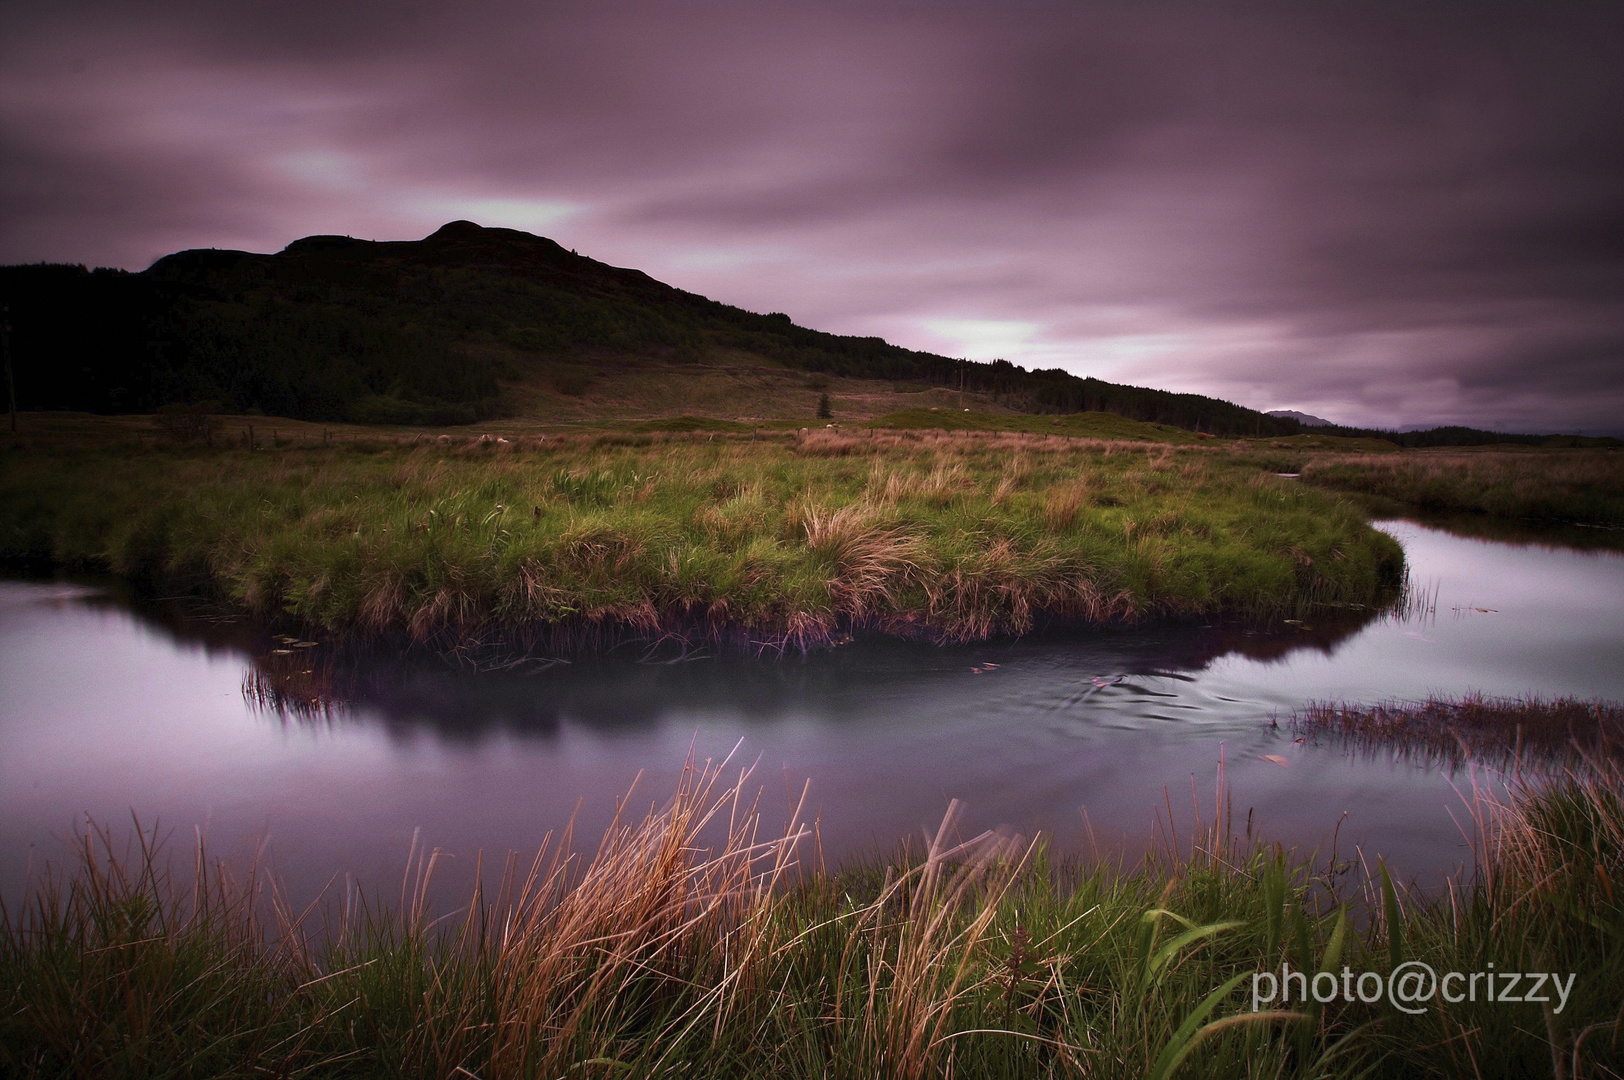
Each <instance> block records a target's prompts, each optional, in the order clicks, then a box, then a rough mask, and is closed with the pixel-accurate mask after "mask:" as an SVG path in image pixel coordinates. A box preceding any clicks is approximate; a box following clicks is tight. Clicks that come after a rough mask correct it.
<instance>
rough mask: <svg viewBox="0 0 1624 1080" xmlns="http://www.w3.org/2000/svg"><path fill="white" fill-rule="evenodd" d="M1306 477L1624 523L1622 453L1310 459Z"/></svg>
mask: <svg viewBox="0 0 1624 1080" xmlns="http://www.w3.org/2000/svg"><path fill="white" fill-rule="evenodd" d="M1302 478H1303V480H1304V481H1305V482H1306V483H1309V484H1314V485H1317V486H1319V487H1325V488H1331V489H1334V490H1337V491H1345V492H1352V493H1355V494H1358V495H1364V496H1372V497H1374V498H1376V499H1381V500H1388V501H1390V502H1392V503H1398V504H1402V505H1404V506H1417V507H1421V508H1423V509H1428V510H1465V511H1472V512H1475V513H1481V514H1496V515H1500V516H1504V517H1517V518H1547V519H1551V520H1555V521H1569V522H1583V523H1586V524H1591V525H1610V526H1624V454H1620V453H1618V452H1616V451H1610V450H1521V451H1518V450H1503V449H1496V450H1481V451H1467V452H1447V451H1425V452H1415V453H1406V454H1383V455H1379V456H1357V457H1325V458H1319V459H1316V460H1312V461H1309V462H1308V463H1307V464H1306V465H1305V466H1304V467H1303V472H1302Z"/></svg>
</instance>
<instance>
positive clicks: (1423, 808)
mask: <svg viewBox="0 0 1624 1080" xmlns="http://www.w3.org/2000/svg"><path fill="white" fill-rule="evenodd" d="M1380 527H1381V528H1383V529H1386V530H1387V531H1389V532H1391V533H1392V534H1393V535H1395V536H1396V537H1397V538H1398V539H1399V540H1400V541H1401V542H1402V543H1403V545H1404V548H1405V551H1406V553H1407V557H1408V563H1409V572H1410V574H1411V577H1412V580H1413V581H1414V582H1415V583H1416V584H1417V586H1418V587H1419V588H1418V592H1419V593H1420V594H1424V596H1425V600H1424V602H1422V603H1419V604H1413V605H1411V608H1410V610H1409V613H1408V614H1407V615H1402V616H1401V615H1395V614H1391V613H1390V614H1383V615H1376V614H1373V613H1370V612H1359V611H1346V612H1340V613H1336V617H1334V618H1316V619H1312V620H1308V622H1307V623H1303V622H1298V623H1284V622H1282V623H1279V624H1277V625H1274V626H1243V625H1220V626H1199V625H1176V626H1168V625H1161V626H1154V627H1140V628H1126V629H1113V630H1068V631H1065V632H1047V633H1043V634H1038V635H1034V636H1031V637H1028V638H1026V639H1022V640H1018V641H996V642H990V643H984V644H980V645H974V646H964V647H950V648H942V647H936V646H931V645H926V644H920V643H908V642H900V641H895V640H884V639H862V640H858V641H855V642H852V643H850V644H847V645H845V646H842V647H839V648H834V649H830V650H827V651H823V652H818V653H814V654H812V655H808V656H789V657H783V658H778V659H746V658H742V657H737V656H705V655H693V654H689V655H686V656H673V655H671V654H670V653H669V652H660V651H656V652H655V653H653V654H648V652H647V650H644V649H641V648H638V647H625V648H622V649H619V650H616V651H615V652H613V653H611V654H609V655H607V656H603V657H598V658H594V659H590V660H576V661H575V662H573V663H556V664H545V663H538V662H530V663H522V664H518V665H516V666H512V665H508V666H504V665H492V664H489V663H486V664H484V666H483V670H476V669H475V668H474V667H472V666H469V665H462V666H458V665H453V664H448V663H446V662H444V661H443V660H439V659H431V658H419V659H403V658H401V657H399V656H398V655H396V656H386V655H374V656H356V655H344V656H339V655H337V653H336V650H335V649H334V647H333V646H332V645H330V644H328V643H323V642H317V643H316V644H315V645H314V646H309V645H301V644H300V643H298V642H293V641H282V640H279V639H278V638H276V637H275V636H273V635H272V634H271V633H270V632H269V631H268V630H267V629H266V628H263V627H258V626H255V625H253V624H252V623H250V622H246V621H242V620H238V619H235V618H232V617H230V616H229V615H225V614H222V613H220V612H218V611H214V610H211V609H208V608H206V607H199V606H197V605H195V604H187V603H181V602H178V601H175V602H154V601H151V600H136V599H133V598H131V597H130V596H128V595H127V594H126V593H125V592H124V591H123V590H121V588H120V587H118V586H116V585H113V584H108V583H95V582H82V581H49V582H46V581H6V582H0V896H3V897H5V898H6V899H7V900H8V902H9V901H13V900H14V899H15V898H16V897H17V896H18V895H19V894H20V891H21V889H22V888H23V882H24V881H25V879H26V878H27V876H28V875H29V874H31V873H37V872H38V870H39V868H40V866H41V865H42V864H43V863H44V862H46V861H52V862H55V861H59V860H60V859H61V858H62V855H63V852H64V848H63V843H64V841H65V839H66V838H69V837H71V836H73V835H74V834H75V832H76V831H82V830H83V828H84V827H85V822H86V821H87V820H91V821H96V822H101V823H107V824H109V825H111V826H112V827H113V828H114V831H115V832H118V831H120V830H122V831H125V832H128V831H129V827H130V822H131V821H132V815H134V817H135V818H137V819H139V821H140V822H141V823H142V824H143V825H146V826H153V825H156V826H158V827H159V829H160V831H161V832H163V833H165V834H167V835H169V836H170V837H171V838H172V840H171V843H172V845H173V846H177V847H179V848H181V849H183V850H184V849H188V848H189V847H190V845H191V844H192V842H193V837H194V835H196V834H198V833H201V834H202V835H205V836H206V837H207V839H208V842H209V845H210V847H211V848H212V850H213V851H214V853H215V854H217V855H222V856H225V857H227V858H229V859H246V858H247V857H248V856H249V854H250V853H252V852H253V851H255V850H263V852H264V854H265V857H266V858H267V859H268V860H269V865H270V867H271V869H272V871H273V872H274V873H275V874H276V875H277V876H278V877H280V878H281V879H283V880H284V881H285V882H286V883H287V886H288V888H289V889H290V891H291V892H292V893H293V894H294V895H295V896H299V895H309V894H311V893H313V892H314V891H315V890H317V889H319V888H320V887H321V886H322V884H323V883H325V882H326V881H327V880H328V879H330V878H331V877H332V876H333V875H335V874H344V873H348V874H352V875H354V876H355V878H356V879H358V880H360V881H362V882H363V883H369V884H371V885H373V886H374V887H377V888H385V887H386V885H387V883H388V882H390V881H394V882H396V883H397V884H398V881H399V874H400V872H401V868H402V867H403V865H404V863H405V860H406V856H407V852H408V849H409V848H410V846H411V844H412V841H413V836H414V834H415V835H417V836H418V837H419V838H420V841H421V843H423V844H427V845H433V846H438V847H440V848H443V849H445V850H446V851H447V852H449V853H450V854H451V855H453V856H454V859H453V862H452V865H453V866H456V865H460V866H463V867H467V866H469V865H471V860H472V856H473V854H474V853H475V852H476V851H478V850H481V849H483V850H484V851H485V852H486V853H487V854H488V855H489V854H492V853H497V854H499V853H501V852H504V851H507V850H510V849H511V850H517V851H526V850H533V849H534V848H535V846H536V844H537V843H538V842H539V840H540V839H541V837H542V835H543V834H544V833H546V832H547V831H548V830H551V829H556V828H558V827H559V826H560V825H562V824H563V823H564V822H565V821H566V820H568V819H569V817H570V815H571V814H572V813H577V814H578V815H579V830H580V834H581V835H582V836H585V837H587V838H589V840H590V839H593V838H595V836H596V834H597V830H598V829H600V828H601V826H602V825H603V824H604V823H605V822H607V821H608V820H609V818H610V816H611V815H612V813H613V812H614V803H615V797H616V796H617V795H619V794H621V793H623V792H625V791H626V790H627V789H628V788H629V787H630V786H631V785H632V783H633V781H634V780H635V779H636V777H637V776H638V774H639V773H640V772H643V773H645V776H644V779H643V780H642V782H641V785H640V786H639V787H638V789H637V792H638V794H637V799H638V800H640V801H639V802H638V803H637V805H644V806H646V804H647V803H648V802H649V801H651V800H657V799H659V798H661V797H662V796H663V794H664V793H665V792H666V791H668V790H669V788H670V786H671V783H672V781H673V779H674V778H675V776H676V774H677V771H678V769H679V768H680V766H681V764H682V762H683V761H684V759H685V758H686V757H687V756H688V755H689V753H690V752H691V751H692V752H693V753H695V754H696V755H697V756H698V757H699V758H701V759H703V758H722V757H725V756H727V755H728V754H730V753H732V754H733V762H734V763H735V765H752V764H753V765H754V772H753V774H752V781H751V783H752V785H753V786H754V787H759V788H760V789H762V792H763V794H762V802H761V805H762V807H763V808H764V811H765V814H766V816H767V818H768V819H769V820H773V821H777V820H782V819H783V818H784V816H785V815H786V812H787V807H788V806H789V805H790V804H791V803H792V802H794V801H795V799H797V798H798V796H799V794H800V792H801V789H802V785H803V784H804V783H806V782H808V781H810V788H809V792H810V794H809V798H808V808H809V815H808V816H810V817H811V818H813V819H815V820H816V822H817V825H818V832H819V839H820V842H821V849H822V855H823V858H824V859H825V860H826V862H827V863H829V864H834V863H838V862H839V861H840V860H842V859H844V858H847V857H850V856H853V855H859V854H862V853H865V852H888V851H891V850H894V848H895V845H896V844H897V843H898V841H899V839H900V838H902V837H905V836H909V835H914V836H917V835H918V834H919V831H920V829H921V828H923V827H926V826H932V825H934V824H935V823H936V822H937V821H939V820H940V819H941V816H942V814H943V811H944V810H945V808H946V806H947V803H948V801H949V800H950V799H953V798H957V799H960V800H962V801H963V802H964V804H965V806H966V813H965V819H964V821H965V826H966V827H967V828H971V829H977V830H979V829H980V828H991V827H1002V828H1007V829H1011V830H1015V831H1018V832H1020V833H1023V834H1027V835H1030V834H1032V833H1033V832H1034V831H1037V830H1042V831H1043V832H1045V833H1048V834H1050V835H1052V836H1053V837H1054V841H1055V845H1056V846H1057V847H1058V848H1060V849H1061V850H1069V851H1082V852H1085V853H1086V852H1088V851H1091V850H1093V849H1095V848H1098V849H1101V850H1104V851H1107V852H1124V853H1129V854H1130V855H1131V854H1132V853H1134V852H1136V851H1138V850H1141V849H1142V848H1143V847H1144V846H1145V845H1146V844H1149V843H1153V842H1156V836H1155V833H1154V829H1153V824H1154V822H1155V821H1156V818H1157V814H1158V812H1160V813H1161V815H1162V819H1163V820H1164V821H1165V820H1167V818H1168V816H1169V814H1171V817H1172V819H1173V820H1174V822H1175V825H1176V827H1179V828H1187V827H1188V825H1189V824H1190V823H1191V822H1192V821H1193V817H1194V813H1195V811H1194V807H1195V806H1196V805H1199V806H1200V807H1201V809H1202V812H1203V813H1205V814H1207V815H1208V816H1210V814H1211V812H1212V806H1213V802H1214V792H1215V786H1216V783H1217V780H1218V774H1219V770H1220V763H1222V768H1223V772H1224V779H1225V782H1226V784H1227V787H1228V791H1229V797H1230V799H1231V800H1232V806H1233V814H1234V817H1235V819H1236V820H1237V821H1240V820H1244V819H1246V818H1247V817H1248V816H1250V818H1251V819H1252V820H1253V821H1254V822H1255V826H1256V828H1258V830H1259V831H1261V832H1262V833H1263V834H1264V835H1266V836H1267V837H1269V838H1271V839H1278V840H1282V841H1285V842H1286V843H1288V844H1294V845H1298V846H1299V847H1301V848H1302V849H1304V850H1308V849H1316V848H1317V849H1319V850H1321V851H1326V850H1329V845H1330V844H1331V843H1332V842H1333V839H1334V842H1335V843H1336V844H1337V845H1338V846H1339V850H1340V851H1341V852H1342V853H1343V854H1353V853H1354V851H1355V849H1358V850H1361V851H1363V852H1364V853H1365V854H1366V855H1367V856H1369V857H1371V858H1372V859H1373V858H1374V856H1375V855H1376V854H1381V855H1383V856H1385V857H1386V858H1387V859H1388V861H1389V863H1390V864H1392V865H1394V866H1395V867H1397V868H1398V869H1399V870H1400V871H1401V872H1402V873H1404V874H1406V875H1407V876H1410V877H1413V878H1416V879H1427V878H1436V876H1437V875H1440V874H1442V873H1446V872H1449V871H1451V870H1453V869H1454V868H1456V867H1458V866H1460V865H1462V864H1463V863H1466V862H1469V861H1470V849H1469V847H1468V844H1467V841H1466V839H1465V835H1464V833H1463V831H1462V828H1461V825H1462V823H1463V822H1464V821H1465V817H1466V815H1465V813H1464V811H1465V803H1464V802H1463V794H1465V793H1466V792H1467V791H1468V790H1469V786H1470V784H1471V782H1472V777H1471V776H1470V775H1468V774H1467V773H1466V772H1464V771H1462V770H1460V769H1458V768H1457V769H1454V770H1451V769H1449V768H1446V767H1444V766H1441V765H1438V764H1436V763H1428V762H1426V761H1421V760H1416V759H1414V758H1411V757H1405V756H1402V755H1394V754H1391V753H1368V752H1350V751H1349V750H1347V749H1346V748H1343V747H1340V746H1334V745H1324V744H1320V743H1317V742H1315V741H1313V740H1310V741H1308V742H1305V743H1298V742H1294V741H1293V738H1292V736H1291V733H1290V732H1289V731H1288V730H1287V729H1285V728H1284V727H1283V726H1275V725H1274V724H1273V723H1272V720H1274V719H1275V718H1280V719H1282V720H1283V719H1284V718H1285V717H1286V716H1288V715H1289V714H1290V712H1291V711H1292V709H1293V708H1294V707H1296V706H1299V705H1301V704H1303V703H1305V702H1308V701H1314V700H1321V701H1323V700H1345V701H1356V702H1376V701H1384V700H1394V699H1399V700H1406V699H1408V700H1414V699H1421V698H1425V697H1426V696H1427V695H1429V694H1442V695H1457V694H1461V693H1465V692H1470V691H1476V692H1482V693H1484V694H1486V695H1507V696H1517V695H1525V694H1540V695H1544V696H1559V695H1573V696H1577V697H1582V698H1592V697H1601V698H1609V699H1613V700H1618V699H1624V604H1620V602H1619V601H1620V600H1621V599H1624V556H1621V554H1620V553H1619V552H1618V551H1616V550H1606V549H1600V550H1588V551H1587V550H1579V549H1576V548H1573V547H1570V546H1566V545H1565V544H1563V543H1560V542H1552V541H1542V542H1529V539H1528V538H1527V537H1514V538H1513V539H1511V540H1506V539H1485V538H1482V537H1472V536H1468V535H1461V534H1460V531H1459V530H1458V529H1457V530H1455V531H1450V530H1447V529H1444V528H1440V527H1437V526H1435V525H1434V526H1428V525H1421V524H1418V523H1415V522H1408V521H1391V522H1383V523H1380ZM587 846H590V844H588V845H587ZM452 877H453V878H454V877H455V874H454V873H453V874H452Z"/></svg>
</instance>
